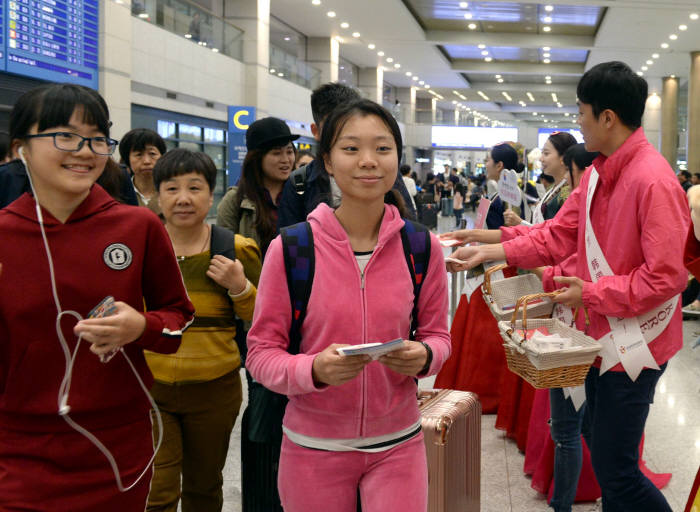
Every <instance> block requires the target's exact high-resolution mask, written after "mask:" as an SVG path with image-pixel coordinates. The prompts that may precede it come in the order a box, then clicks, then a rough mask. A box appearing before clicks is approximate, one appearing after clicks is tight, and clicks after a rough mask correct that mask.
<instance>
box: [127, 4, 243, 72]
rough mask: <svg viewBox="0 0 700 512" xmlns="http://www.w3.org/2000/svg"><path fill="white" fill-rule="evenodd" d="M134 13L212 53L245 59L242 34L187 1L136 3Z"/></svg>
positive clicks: (133, 6) (132, 9)
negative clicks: (208, 49)
mask: <svg viewBox="0 0 700 512" xmlns="http://www.w3.org/2000/svg"><path fill="white" fill-rule="evenodd" d="M131 14H132V15H133V16H136V17H137V18H139V19H142V20H144V21H147V22H149V23H153V24H155V25H158V26H159V27H161V28H164V29H165V30H167V31H168V32H172V33H174V34H178V35H181V36H182V37H185V38H186V39H189V40H190V41H192V43H194V44H198V45H200V46H204V47H206V48H210V49H211V51H213V52H216V53H223V54H224V55H227V56H229V57H233V58H234V59H237V60H242V59H243V31H242V30H241V29H239V28H238V27H236V26H235V25H232V24H231V23H229V22H228V21H224V20H223V19H222V18H220V17H218V16H216V15H214V14H213V13H211V12H210V11H207V10H206V9H204V8H202V7H200V6H198V5H196V4H194V3H190V2H188V1H187V0H133V3H132V4H131Z"/></svg>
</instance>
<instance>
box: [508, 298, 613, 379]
mask: <svg viewBox="0 0 700 512" xmlns="http://www.w3.org/2000/svg"><path fill="white" fill-rule="evenodd" d="M557 293H558V292H553V293H549V294H541V293H537V294H533V295H526V296H524V297H521V298H520V299H518V302H517V304H516V306H515V311H514V312H513V315H512V318H511V321H510V322H505V321H501V322H498V328H499V330H500V332H501V336H502V337H503V341H505V343H504V344H503V347H504V348H505V352H506V362H507V363H508V369H509V370H510V371H512V372H513V373H516V374H518V375H520V376H521V377H522V378H523V379H525V380H526V381H527V382H529V383H530V384H531V385H532V386H533V387H535V388H538V389H547V388H561V387H567V386H572V387H573V386H580V385H582V384H583V383H584V381H585V380H586V375H587V374H588V370H589V368H590V366H591V364H592V363H593V361H594V360H595V358H596V355H598V352H599V351H600V349H601V346H600V343H598V342H597V341H596V340H594V339H593V338H591V337H590V336H586V335H585V334H584V333H582V332H581V331H579V330H577V329H575V328H573V327H569V326H568V325H566V324H565V323H563V322H561V321H560V320H555V319H553V318H545V319H535V320H530V321H528V320H527V311H528V309H527V307H525V308H523V319H522V320H517V314H518V309H519V308H520V307H521V306H522V305H527V302H528V301H530V300H533V299H537V298H540V297H542V296H543V295H547V296H548V297H553V296H554V295H556V294H557ZM574 317H576V315H574ZM538 327H546V328H547V329H548V330H549V332H550V333H551V334H555V333H556V334H559V335H561V336H563V337H566V338H571V340H572V341H573V343H574V345H576V346H574V347H571V348H566V349H563V350H558V351H554V352H546V353H541V352H537V351H536V350H534V349H532V348H531V347H530V346H528V343H527V339H526V338H524V337H522V336H519V335H518V334H517V330H520V329H522V330H523V331H527V329H528V328H529V329H536V328H538Z"/></svg>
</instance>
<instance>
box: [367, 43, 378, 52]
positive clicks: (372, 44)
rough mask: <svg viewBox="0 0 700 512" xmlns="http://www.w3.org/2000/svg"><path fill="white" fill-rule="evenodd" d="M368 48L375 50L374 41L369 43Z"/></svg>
mask: <svg viewBox="0 0 700 512" xmlns="http://www.w3.org/2000/svg"><path fill="white" fill-rule="evenodd" d="M367 48H369V49H370V50H374V49H375V48H376V46H374V43H369V44H368V45H367Z"/></svg>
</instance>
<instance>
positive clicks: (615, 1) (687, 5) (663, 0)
mask: <svg viewBox="0 0 700 512" xmlns="http://www.w3.org/2000/svg"><path fill="white" fill-rule="evenodd" d="M489 1H490V2H493V3H513V0H489ZM527 3H529V4H538V5H593V6H597V7H625V8H628V9H648V10H655V11H657V10H663V11H667V10H669V9H672V10H677V11H685V10H688V9H691V10H692V9H697V8H698V3H697V0H556V2H555V1H553V0H528V2H527Z"/></svg>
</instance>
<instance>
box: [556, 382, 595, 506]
mask: <svg viewBox="0 0 700 512" xmlns="http://www.w3.org/2000/svg"><path fill="white" fill-rule="evenodd" d="M549 407H550V411H551V415H552V419H551V426H550V430H551V433H552V441H554V492H553V493H552V501H550V502H549V506H550V507H552V508H553V509H554V510H555V511H556V512H571V506H572V505H573V503H574V499H575V498H576V489H577V488H578V477H579V475H580V474H581V461H582V458H583V452H582V448H581V424H582V423H583V416H584V411H585V410H586V404H583V405H582V406H581V408H580V409H579V410H578V411H577V410H576V409H575V408H574V404H573V402H572V401H571V400H570V399H568V398H564V391H563V390H562V389H561V388H555V389H550V390H549Z"/></svg>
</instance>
